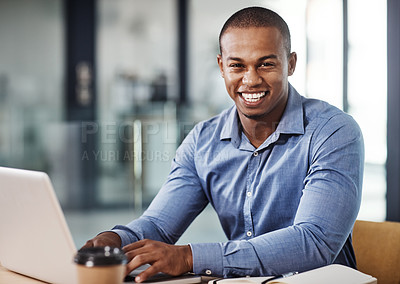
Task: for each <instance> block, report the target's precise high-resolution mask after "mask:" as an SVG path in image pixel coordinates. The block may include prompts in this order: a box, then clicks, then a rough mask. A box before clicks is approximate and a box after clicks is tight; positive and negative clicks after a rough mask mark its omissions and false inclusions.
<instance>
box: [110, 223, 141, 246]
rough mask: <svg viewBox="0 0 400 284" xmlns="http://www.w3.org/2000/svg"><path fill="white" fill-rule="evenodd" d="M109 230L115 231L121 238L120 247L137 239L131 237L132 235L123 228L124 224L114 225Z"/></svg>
mask: <svg viewBox="0 0 400 284" xmlns="http://www.w3.org/2000/svg"><path fill="white" fill-rule="evenodd" d="M120 227H121V228H120ZM110 232H113V233H116V234H117V235H118V236H119V237H120V238H121V247H124V246H126V245H129V244H131V243H133V242H136V241H138V239H137V238H135V239H132V237H133V236H132V235H131V234H129V233H128V232H127V231H126V230H124V226H115V227H114V228H113V229H112V230H111V231H110Z"/></svg>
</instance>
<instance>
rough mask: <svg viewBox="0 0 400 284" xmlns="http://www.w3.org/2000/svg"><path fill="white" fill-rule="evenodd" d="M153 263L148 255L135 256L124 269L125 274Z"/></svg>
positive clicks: (151, 257)
mask: <svg viewBox="0 0 400 284" xmlns="http://www.w3.org/2000/svg"><path fill="white" fill-rule="evenodd" d="M154 262H155V259H154V257H153V256H152V254H150V253H145V254H140V255H136V256H135V257H134V258H133V259H132V260H131V261H129V262H128V264H127V266H126V268H127V273H130V272H131V271H133V270H135V269H136V268H138V267H140V266H142V265H145V264H153V263H154Z"/></svg>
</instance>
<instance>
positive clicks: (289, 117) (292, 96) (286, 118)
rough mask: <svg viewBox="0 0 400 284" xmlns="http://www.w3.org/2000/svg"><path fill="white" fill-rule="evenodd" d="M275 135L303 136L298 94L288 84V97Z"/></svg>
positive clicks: (301, 113)
mask: <svg viewBox="0 0 400 284" xmlns="http://www.w3.org/2000/svg"><path fill="white" fill-rule="evenodd" d="M276 132H277V133H279V134H280V133H285V134H304V114H303V103H302V99H301V96H300V94H299V93H298V92H297V91H296V89H295V88H293V86H292V85H291V84H289V95H288V101H287V104H286V108H285V111H284V112H283V115H282V118H281V121H280V122H279V124H278V127H277V128H276Z"/></svg>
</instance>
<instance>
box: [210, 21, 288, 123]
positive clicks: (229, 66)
mask: <svg viewBox="0 0 400 284" xmlns="http://www.w3.org/2000/svg"><path fill="white" fill-rule="evenodd" d="M221 51H222V52H221V53H222V54H221V55H218V57H217V59H218V64H219V67H220V69H221V74H222V76H223V78H224V80H225V86H226V89H227V91H228V93H229V95H230V97H231V98H232V99H233V100H234V102H235V104H236V107H237V109H238V111H239V115H240V116H241V117H243V116H245V117H247V118H251V119H256V120H262V121H269V122H278V121H271V120H273V119H279V118H280V116H281V115H282V112H283V110H284V109H285V106H286V102H287V96H288V76H290V75H292V74H293V72H294V69H295V66H296V54H295V53H292V54H290V56H289V57H288V55H287V51H286V49H285V48H284V41H283V37H282V35H281V33H280V32H279V30H278V29H276V28H274V27H260V28H257V27H251V28H229V29H228V30H226V31H225V33H224V34H223V36H222V38H221Z"/></svg>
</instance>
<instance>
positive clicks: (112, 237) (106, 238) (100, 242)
mask: <svg viewBox="0 0 400 284" xmlns="http://www.w3.org/2000/svg"><path fill="white" fill-rule="evenodd" d="M105 246H110V247H117V248H119V247H121V238H120V237H119V236H118V234H116V233H113V232H104V233H101V234H99V235H97V236H96V237H94V238H93V239H91V240H88V241H87V242H86V244H85V245H84V246H83V247H82V248H90V247H105Z"/></svg>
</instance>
